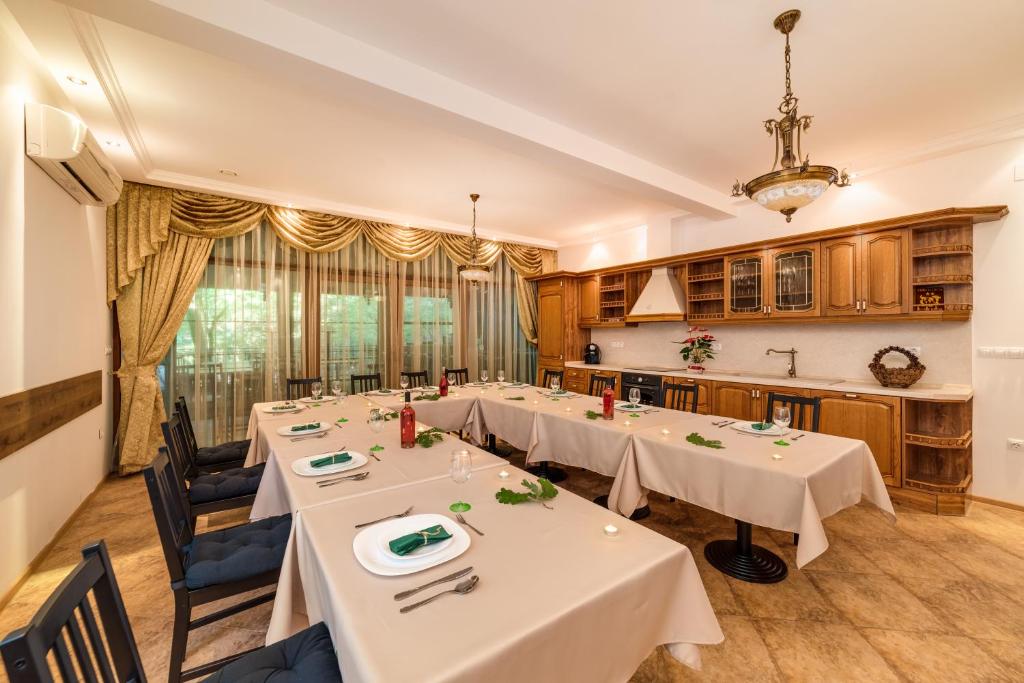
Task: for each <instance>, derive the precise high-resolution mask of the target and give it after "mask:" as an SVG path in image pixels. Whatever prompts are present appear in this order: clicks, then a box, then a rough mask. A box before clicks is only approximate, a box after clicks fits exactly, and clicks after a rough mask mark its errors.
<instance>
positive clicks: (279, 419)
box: [247, 388, 723, 681]
mask: <svg viewBox="0 0 1024 683" xmlns="http://www.w3.org/2000/svg"><path fill="white" fill-rule="evenodd" d="M467 389H468V388H462V389H461V390H456V391H455V392H453V393H455V394H457V395H455V396H449V397H445V398H442V399H439V400H437V401H427V400H424V401H419V402H415V403H414V407H415V408H417V409H418V412H417V418H418V419H419V421H420V422H423V423H426V424H430V421H428V418H429V419H432V420H433V421H436V422H437V423H439V424H443V425H444V426H445V427H447V428H450V429H453V430H454V429H456V428H458V427H459V424H458V423H459V422H460V421H462V420H465V424H463V425H461V426H462V427H463V428H471V427H472V425H473V423H474V422H475V421H477V420H479V419H480V418H479V404H480V400H479V395H478V393H473V392H470V391H468V390H467ZM523 391H532V389H529V390H527V389H523ZM497 393H498V392H497V391H495V394H497ZM500 400H503V399H500ZM393 402H394V397H391V396H386V395H385V396H379V395H378V396H369V397H364V396H359V395H354V396H349V397H348V398H346V399H343V400H341V401H338V402H335V401H334V400H332V399H326V400H324V401H321V402H319V403H318V404H310V405H309V406H307V407H304V408H303V409H302V410H301V412H299V413H296V414H289V415H280V414H268V413H267V412H265V409H266V408H267V407H268V404H257V405H255V406H253V410H252V415H251V417H250V428H249V429H250V436H251V437H252V438H253V442H252V446H251V448H250V452H249V456H248V459H247V461H248V462H249V463H250V464H255V463H258V462H264V463H266V464H265V468H266V471H265V474H264V477H263V482H262V483H261V486H260V489H259V491H258V493H257V496H256V501H255V503H254V505H253V510H252V513H251V514H252V517H253V518H254V519H255V518H258V517H263V516H266V515H271V514H279V513H281V512H291V513H292V514H293V526H292V532H291V536H290V538H289V540H288V544H287V547H286V550H285V558H284V562H283V565H282V571H281V577H280V580H279V583H278V590H277V595H276V597H275V602H274V608H273V614H272V617H271V624H270V627H269V629H268V634H267V641H268V643H269V642H276V641H278V640H280V639H282V638H285V637H287V636H288V635H290V634H291V633H294V632H296V631H297V630H299V629H301V628H302V627H304V626H305V625H307V624H309V623H315V622H317V621H321V620H322V621H324V622H325V623H326V625H327V626H328V629H329V630H330V632H331V635H332V638H333V639H334V643H335V648H336V650H337V653H338V658H339V663H340V666H341V670H342V674H343V676H344V678H345V679H346V680H351V681H392V680H430V681H479V680H483V679H485V678H494V679H497V680H506V679H514V678H530V679H531V680H552V681H554V680H566V679H573V680H625V679H628V678H629V676H630V675H631V674H632V673H633V672H634V671H635V670H636V668H637V667H638V666H639V664H640V663H641V662H642V661H643V659H644V658H645V657H646V656H647V655H648V654H650V652H651V651H652V650H653V649H654V648H655V647H657V646H658V645H666V646H667V648H668V650H669V651H670V652H671V653H672V655H673V656H674V657H676V658H677V659H678V660H679V661H681V662H683V663H685V664H688V665H690V666H693V667H697V668H699V666H700V653H699V649H698V645H707V644H715V643H719V642H721V641H722V639H723V636H722V632H721V630H720V628H719V625H718V622H717V619H716V617H715V614H714V611H713V610H712V608H711V605H710V602H709V601H708V598H707V594H706V592H705V591H704V587H703V584H702V582H701V580H700V576H699V574H698V572H697V567H696V563H695V562H694V559H693V556H692V555H691V553H690V551H689V549H688V548H686V547H685V546H683V545H681V544H679V543H677V542H675V541H673V540H671V539H668V538H666V537H664V536H661V535H660V534H657V533H655V532H652V531H650V530H648V529H646V528H644V527H642V526H640V525H637V524H634V523H632V522H629V521H628V520H623V519H622V518H621V517H620V516H619V515H617V514H616V513H615V512H613V511H610V510H607V509H603V508H601V507H598V506H595V505H593V504H592V503H590V502H589V501H586V500H584V499H582V498H579V497H578V496H576V495H574V494H572V493H571V492H569V491H566V490H563V489H558V495H557V497H556V498H554V499H553V500H551V501H549V505H548V506H545V505H541V504H540V503H535V502H531V503H523V504H520V505H514V506H513V505H507V504H501V503H499V502H498V500H496V497H495V494H496V493H497V492H498V490H499V489H501V488H505V487H509V488H514V489H520V490H522V489H523V487H522V485H521V484H520V482H521V481H523V480H526V481H531V482H532V481H535V479H534V478H533V477H531V476H530V475H529V474H528V473H526V472H524V471H522V470H519V469H518V468H515V467H513V466H511V465H510V464H509V463H508V462H507V461H505V460H503V459H501V458H498V457H497V456H495V455H493V454H490V453H487V452H486V451H484V450H482V449H480V448H477V447H476V446H473V445H471V444H467V443H465V442H464V441H461V440H459V439H457V438H456V437H454V436H451V435H447V434H446V435H444V436H443V438H442V440H441V441H440V442H439V443H436V444H435V445H434V446H432V447H431V448H424V447H422V446H416V447H415V448H413V449H402V448H400V447H399V424H398V420H397V419H395V420H390V421H388V422H386V423H385V424H384V425H383V429H381V430H380V431H379V432H375V431H373V430H372V429H370V427H369V426H368V424H367V415H368V413H369V410H370V409H372V408H374V407H383V408H384V409H385V410H388V411H390V409H391V408H392V407H394V406H393ZM309 422H327V423H331V424H333V425H335V426H332V427H331V429H330V430H329V431H328V432H327V436H324V437H319V438H302V439H299V440H296V441H293V440H292V439H295V438H297V437H293V436H291V435H286V436H282V435H280V434H278V430H279V429H281V428H282V427H287V426H288V425H291V424H295V423H309ZM470 431H472V430H471V429H470ZM373 446H376V447H379V450H375V451H373V453H374V454H375V455H377V458H373V457H371V458H370V459H369V460H368V462H367V463H366V465H364V466H363V467H361V468H359V470H356V471H365V472H368V473H369V476H367V477H366V478H365V479H363V480H361V481H345V482H343V483H340V484H338V485H336V486H330V487H319V486H317V484H316V483H315V481H316V479H315V478H310V477H305V476H301V475H300V474H299V473H298V472H296V471H295V469H294V468H293V464H294V463H295V462H296V461H298V460H300V459H302V458H307V457H309V456H311V455H315V454H320V453H329V452H332V451H335V450H342V449H344V450H346V451H350V452H358V453H362V454H367V455H368V454H369V452H370V449H371V447H373ZM453 449H460V450H461V449H465V450H467V451H469V452H470V453H471V456H472V461H473V465H472V474H471V476H470V478H469V481H468V482H467V483H463V484H460V483H456V482H455V481H454V480H453V479H452V478H450V477H449V471H448V465H449V460H450V457H451V453H452V450H453ZM456 501H464V502H466V503H469V504H470V505H471V509H470V510H469V511H467V512H466V513H465V514H466V517H468V521H470V522H471V523H472V524H473V525H474V526H476V527H478V528H479V529H480V530H481V531H483V532H484V533H485V535H483V536H477V535H476V534H475V533H473V534H468V536H469V538H470V539H471V544H470V545H469V547H468V549H467V550H466V551H465V553H464V554H462V555H460V556H459V557H458V558H457V559H453V560H450V561H447V562H445V563H443V564H440V565H438V566H432V567H429V568H428V569H425V570H423V571H421V572H418V573H415V574H411V575H405V576H380V575H377V574H375V573H372V572H371V571H369V570H368V569H365V568H364V566H363V565H362V564H361V563H360V562H359V561H358V560H357V558H356V556H355V553H354V550H353V547H354V546H353V544H354V540H355V539H356V537H357V532H358V530H357V529H356V528H355V524H357V523H359V522H365V521H370V520H374V519H377V518H379V517H383V516H386V515H390V514H397V513H400V512H402V511H404V510H406V509H407V508H410V507H412V508H413V510H414V513H413V514H418V513H437V514H442V515H445V516H446V517H447V519H448V520H450V523H451V524H452V526H453V527H454V526H458V522H457V521H455V520H454V519H452V517H453V515H452V513H451V512H449V506H450V505H451V504H452V503H454V502H456ZM610 525H611V527H612V528H613V530H614V533H610V532H609V529H607V528H606V527H609V526H610ZM468 566H472V567H473V573H474V574H475V575H477V576H479V584H478V587H477V588H475V590H473V592H472V593H471V594H468V595H465V596H462V595H453V596H448V597H446V598H444V599H442V600H439V601H437V602H436V603H432V604H431V605H429V606H426V607H423V608H421V609H419V610H416V611H413V612H409V613H408V614H403V613H401V612H399V608H400V607H401V605H402V604H405V603H401V602H397V601H396V600H395V599H394V598H393V595H394V594H395V593H398V592H400V591H403V590H406V589H410V588H413V587H416V586H419V585H421V584H423V583H426V582H429V581H432V580H435V579H438V578H440V577H443V576H445V575H447V574H449V573H450V572H452V571H454V570H455V569H461V568H464V567H468ZM452 585H453V584H451V583H449V584H446V585H444V586H441V587H439V588H437V589H435V590H436V591H440V590H442V589H444V588H451V587H452ZM430 594H432V591H426V592H424V593H423V594H422V595H430ZM595 653H601V655H600V656H595Z"/></svg>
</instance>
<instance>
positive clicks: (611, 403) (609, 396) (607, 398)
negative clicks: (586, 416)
mask: <svg viewBox="0 0 1024 683" xmlns="http://www.w3.org/2000/svg"><path fill="white" fill-rule="evenodd" d="M614 386H615V380H610V381H609V382H608V383H607V384H605V385H604V391H602V392H601V406H602V408H603V410H602V413H601V417H603V418H604V419H606V420H614V419H615V389H614V388H613V387H614Z"/></svg>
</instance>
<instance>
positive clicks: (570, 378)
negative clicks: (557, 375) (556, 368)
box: [562, 368, 590, 394]
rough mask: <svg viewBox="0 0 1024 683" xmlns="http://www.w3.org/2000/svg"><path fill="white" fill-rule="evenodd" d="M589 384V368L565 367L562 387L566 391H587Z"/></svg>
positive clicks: (579, 392) (581, 392) (583, 392)
mask: <svg viewBox="0 0 1024 683" xmlns="http://www.w3.org/2000/svg"><path fill="white" fill-rule="evenodd" d="M589 386H590V370H589V369H588V368H566V369H565V382H563V383H562V388H563V389H566V390H567V391H575V392H576V393H578V394H585V393H587V388H588V387H589Z"/></svg>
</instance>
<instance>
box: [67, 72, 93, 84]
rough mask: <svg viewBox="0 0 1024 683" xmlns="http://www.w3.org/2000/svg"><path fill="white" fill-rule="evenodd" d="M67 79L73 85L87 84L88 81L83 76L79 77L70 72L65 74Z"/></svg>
mask: <svg viewBox="0 0 1024 683" xmlns="http://www.w3.org/2000/svg"><path fill="white" fill-rule="evenodd" d="M67 79H68V81H70V82H71V83H74V84H75V85H89V81H87V80H85V79H84V78H79V77H78V76H73V75H71V74H68V75H67Z"/></svg>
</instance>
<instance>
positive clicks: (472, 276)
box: [459, 194, 491, 284]
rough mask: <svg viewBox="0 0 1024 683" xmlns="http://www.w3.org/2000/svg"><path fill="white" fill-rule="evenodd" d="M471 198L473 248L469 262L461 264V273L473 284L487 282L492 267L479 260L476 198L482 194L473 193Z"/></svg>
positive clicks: (471, 247)
mask: <svg viewBox="0 0 1024 683" xmlns="http://www.w3.org/2000/svg"><path fill="white" fill-rule="evenodd" d="M469 198H470V199H472V200H473V240H472V242H471V243H470V244H471V246H470V249H471V250H472V251H471V253H470V257H469V264H468V265H465V266H459V275H460V276H462V278H463V279H464V280H468V281H469V282H472V283H473V284H476V283H478V282H486V281H487V280H490V279H491V267H490V266H488V265H485V264H483V263H480V261H479V253H478V252H479V248H478V247H479V242H480V240H478V239H477V237H476V200H478V199H480V195H478V194H471V195H469Z"/></svg>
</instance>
